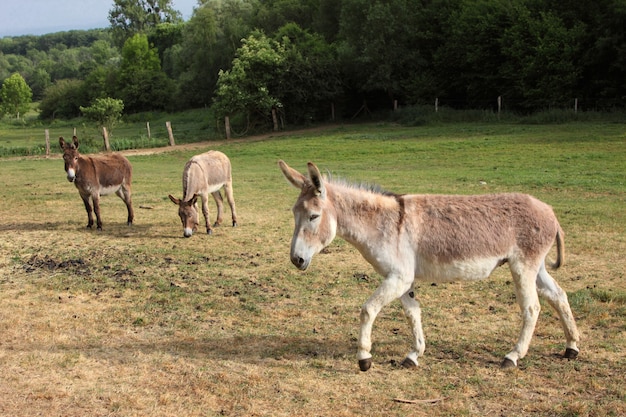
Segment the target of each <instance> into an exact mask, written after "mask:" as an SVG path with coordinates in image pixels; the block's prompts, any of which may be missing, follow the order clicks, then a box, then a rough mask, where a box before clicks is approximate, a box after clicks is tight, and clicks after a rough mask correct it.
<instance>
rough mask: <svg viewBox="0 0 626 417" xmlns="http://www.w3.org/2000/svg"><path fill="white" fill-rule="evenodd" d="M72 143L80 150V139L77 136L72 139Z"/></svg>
mask: <svg viewBox="0 0 626 417" xmlns="http://www.w3.org/2000/svg"><path fill="white" fill-rule="evenodd" d="M72 142H73V143H74V147H75V148H76V149H78V138H77V137H76V136H74V137H73V138H72Z"/></svg>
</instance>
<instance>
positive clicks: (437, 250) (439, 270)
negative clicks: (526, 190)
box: [402, 193, 564, 281]
mask: <svg viewBox="0 0 626 417" xmlns="http://www.w3.org/2000/svg"><path fill="white" fill-rule="evenodd" d="M402 199H403V201H404V203H403V204H404V207H405V210H406V211H407V215H406V218H407V222H408V225H407V230H408V233H409V234H412V240H413V246H414V248H415V250H416V255H417V257H418V262H417V265H418V271H417V273H416V278H417V279H428V280H435V281H444V280H455V279H463V280H468V279H481V278H486V277H487V276H489V274H490V273H491V272H492V271H493V269H494V268H495V267H496V266H499V265H502V264H504V263H506V262H509V263H511V266H512V267H530V268H531V269H538V268H539V266H540V264H541V262H542V261H543V259H544V258H545V255H546V254H547V253H548V251H549V250H550V248H551V246H552V244H553V243H554V242H555V239H556V242H557V247H558V248H559V249H560V250H559V251H558V259H557V263H556V264H554V265H552V266H553V267H558V266H559V265H560V264H561V263H562V261H563V257H564V254H563V244H562V236H563V233H562V230H561V228H560V226H559V223H558V220H557V218H556V216H555V215H554V212H553V210H552V208H551V207H550V206H549V205H547V204H545V203H543V202H542V201H540V200H538V199H536V198H534V197H532V196H530V195H527V194H517V193H511V194H487V195H472V196H457V195H409V196H403V197H402ZM429 266H430V267H434V266H436V268H434V269H436V271H435V270H430V271H429Z"/></svg>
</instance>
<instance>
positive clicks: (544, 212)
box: [279, 161, 579, 371]
mask: <svg viewBox="0 0 626 417" xmlns="http://www.w3.org/2000/svg"><path fill="white" fill-rule="evenodd" d="M279 166H280V169H281V170H282V172H283V174H284V175H285V177H286V178H287V180H289V182H291V184H293V185H294V186H295V187H296V188H298V189H299V190H300V196H299V197H298V200H297V201H296V203H295V205H294V206H293V214H294V218H295V230H294V233H293V238H292V241H291V262H292V263H293V264H294V265H295V266H296V267H298V268H299V269H301V270H305V269H306V268H307V267H308V266H309V264H310V263H311V259H312V258H313V256H314V255H315V254H317V253H318V252H320V251H321V250H322V249H323V248H324V247H326V246H327V245H328V244H330V242H331V241H332V240H333V239H334V238H335V235H339V236H340V237H342V238H343V239H345V240H346V241H348V242H349V243H351V244H352V245H354V246H355V247H356V248H357V249H358V250H359V252H360V253H361V254H362V255H363V257H364V258H365V259H366V260H367V261H368V262H369V263H370V264H372V266H373V267H374V269H375V270H376V271H377V272H378V273H380V274H381V275H382V276H383V277H384V280H383V282H382V284H381V285H380V286H379V287H378V288H377V289H376V291H375V292H374V294H373V295H372V296H371V297H370V298H369V299H368V300H367V301H366V302H365V304H364V305H363V307H362V309H361V329H360V332H359V340H358V354H357V359H358V360H359V367H360V369H361V370H362V371H366V370H368V369H369V368H370V366H371V364H372V359H371V358H372V355H371V354H370V350H371V347H372V342H371V334H372V325H373V323H374V320H375V318H376V315H377V314H378V313H379V312H380V310H381V309H382V308H383V307H384V306H385V305H387V304H389V303H390V302H391V301H393V300H395V299H397V298H400V301H401V302H402V306H403V308H404V312H405V314H406V316H407V318H408V320H409V323H410V325H411V330H412V333H413V343H412V344H413V346H412V350H411V351H410V352H409V353H408V355H407V356H406V358H405V359H404V361H403V362H402V364H403V365H404V366H406V367H413V366H416V365H417V359H418V357H419V356H421V355H422V354H423V353H424V347H425V342H424V333H423V331H422V324H421V310H420V305H419V303H418V301H417V300H416V299H415V293H414V281H415V280H418V281H430V282H451V281H461V280H464V281H473V280H479V279H484V278H487V277H488V276H489V275H490V274H491V272H492V271H493V270H494V269H495V268H497V267H498V266H500V265H503V264H505V263H508V264H509V268H510V270H511V274H512V276H513V282H514V283H515V294H516V297H517V302H518V303H519V306H520V308H521V313H522V314H521V315H522V330H521V333H520V336H519V339H518V341H517V344H516V345H515V346H514V347H513V350H512V351H511V352H509V353H508V354H506V355H505V357H504V360H503V361H502V367H504V368H508V367H515V366H517V361H518V359H520V358H523V357H524V356H525V355H526V352H527V351H528V346H529V345H530V340H531V338H532V335H533V332H534V329H535V324H536V323H537V318H538V316H539V309H540V304H539V299H538V295H541V296H542V297H545V298H546V299H547V301H548V302H549V303H550V305H551V306H552V307H553V308H554V309H555V310H556V312H557V313H558V315H559V318H560V320H561V324H562V326H563V330H564V332H565V339H566V350H565V354H564V357H566V358H570V359H573V358H575V357H576V356H577V354H578V347H577V346H576V343H577V342H578V341H579V334H578V330H577V328H576V323H575V321H574V317H573V315H572V311H571V309H570V306H569V303H568V300H567V295H566V294H565V292H564V291H563V290H562V289H561V287H559V285H558V284H557V283H556V281H555V280H554V279H553V278H552V277H551V276H550V274H549V273H548V271H547V270H546V267H545V258H546V256H547V254H548V252H549V250H550V248H551V247H552V245H553V244H554V242H555V241H556V245H557V253H558V258H557V261H556V263H555V264H553V265H551V267H553V268H555V269H556V268H558V267H559V266H560V265H561V264H562V263H563V260H564V246H563V231H562V230H561V227H560V226H559V223H558V221H557V219H556V217H555V215H554V213H553V211H552V208H551V207H550V206H548V205H547V204H545V203H542V202H541V201H539V200H537V199H535V198H533V197H531V196H529V195H526V194H491V195H475V196H452V195H427V194H421V195H418V194H416V195H397V194H392V193H383V192H380V191H376V190H372V189H368V188H366V187H363V186H357V185H350V184H347V183H345V182H340V181H333V180H327V179H326V178H324V177H322V175H321V174H320V171H319V169H318V168H317V167H316V166H315V165H314V164H313V163H310V162H309V164H308V174H309V175H308V177H306V176H304V175H302V174H301V173H299V172H298V171H296V170H294V169H292V168H290V167H289V166H288V165H287V164H285V163H284V162H283V161H279Z"/></svg>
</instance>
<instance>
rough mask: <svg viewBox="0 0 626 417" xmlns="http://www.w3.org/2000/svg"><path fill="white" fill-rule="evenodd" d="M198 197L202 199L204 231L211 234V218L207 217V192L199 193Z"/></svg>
mask: <svg viewBox="0 0 626 417" xmlns="http://www.w3.org/2000/svg"><path fill="white" fill-rule="evenodd" d="M200 198H201V200H202V214H203V215H204V222H205V224H206V232H207V234H209V235H211V234H213V230H212V229H211V219H209V196H208V194H201V195H200Z"/></svg>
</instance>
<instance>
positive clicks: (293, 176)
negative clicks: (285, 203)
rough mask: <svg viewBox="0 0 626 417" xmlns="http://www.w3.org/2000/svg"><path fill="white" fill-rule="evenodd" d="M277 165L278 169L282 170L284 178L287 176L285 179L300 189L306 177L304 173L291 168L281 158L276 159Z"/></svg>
mask: <svg viewBox="0 0 626 417" xmlns="http://www.w3.org/2000/svg"><path fill="white" fill-rule="evenodd" d="M278 166H279V167H280V170H281V171H282V172H283V175H284V176H285V178H287V181H289V182H290V183H291V184H292V185H293V186H294V187H296V188H299V189H302V187H303V186H304V183H305V182H306V177H305V176H304V175H302V174H300V173H299V172H298V171H296V170H295V169H293V168H291V167H290V166H289V165H287V164H286V163H285V162H284V161H282V160H281V161H278Z"/></svg>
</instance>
